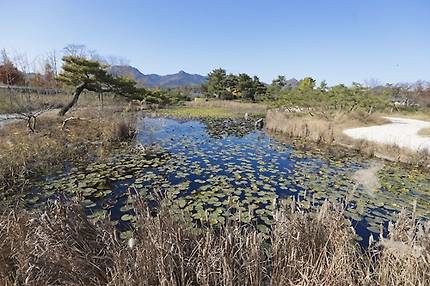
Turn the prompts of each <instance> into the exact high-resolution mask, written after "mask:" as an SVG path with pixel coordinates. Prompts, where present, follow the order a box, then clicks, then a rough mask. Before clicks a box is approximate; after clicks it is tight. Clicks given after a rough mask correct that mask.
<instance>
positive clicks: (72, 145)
mask: <svg viewBox="0 0 430 286" xmlns="http://www.w3.org/2000/svg"><path fill="white" fill-rule="evenodd" d="M70 115H71V117H69V118H67V119H66V120H65V119H64V118H60V117H58V116H56V114H50V115H47V116H45V117H41V118H40V119H39V120H38V126H37V130H36V132H32V133H29V132H28V130H27V127H26V125H25V122H17V123H14V124H9V125H7V126H5V127H4V128H1V129H0V196H3V195H5V193H7V192H9V193H10V192H18V191H22V190H25V189H26V188H27V187H28V186H29V185H30V183H31V180H33V179H34V178H36V177H38V176H40V175H43V174H45V173H46V172H47V171H51V172H53V171H56V170H58V169H61V168H62V167H63V164H65V163H67V164H72V165H73V164H78V163H83V162H86V161H89V160H95V159H97V158H103V157H106V156H107V155H109V154H110V153H111V152H112V151H113V150H114V149H115V148H116V147H118V146H119V145H120V144H122V143H123V142H129V141H130V139H131V138H133V136H134V133H135V126H134V119H133V117H132V116H131V115H130V114H123V113H119V112H118V113H115V112H112V110H104V111H99V110H97V109H92V108H86V109H83V110H78V111H75V112H73V113H71V114H70Z"/></svg>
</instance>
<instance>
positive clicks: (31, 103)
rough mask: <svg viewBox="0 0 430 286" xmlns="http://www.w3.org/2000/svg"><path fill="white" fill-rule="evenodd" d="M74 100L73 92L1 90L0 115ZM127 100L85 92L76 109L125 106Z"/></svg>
mask: <svg viewBox="0 0 430 286" xmlns="http://www.w3.org/2000/svg"><path fill="white" fill-rule="evenodd" d="M72 98H73V95H72V93H71V92H62V93H58V94H39V93H23V92H20V91H15V90H6V89H0V114H7V113H19V112H29V111H34V110H41V109H44V108H48V107H50V108H60V107H63V106H64V105H66V104H67V103H69V102H70V101H71V100H72ZM125 103H126V100H125V99H124V98H122V97H120V96H116V97H115V96H113V95H111V94H104V95H103V96H102V95H99V94H97V93H94V92H84V93H83V94H82V95H81V97H80V99H79V101H78V103H77V105H76V107H94V108H95V107H100V106H101V105H102V104H103V105H105V106H115V105H124V104H125Z"/></svg>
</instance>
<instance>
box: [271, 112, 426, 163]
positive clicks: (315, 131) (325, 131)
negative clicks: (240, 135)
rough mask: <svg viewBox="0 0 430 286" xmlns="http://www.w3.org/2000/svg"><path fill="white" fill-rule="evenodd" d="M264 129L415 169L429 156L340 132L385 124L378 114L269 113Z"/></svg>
mask: <svg viewBox="0 0 430 286" xmlns="http://www.w3.org/2000/svg"><path fill="white" fill-rule="evenodd" d="M266 121H267V122H266V126H267V129H268V130H270V131H273V132H278V133H282V134H285V135H286V136H287V137H289V138H301V139H305V140H309V141H312V142H316V143H318V144H319V143H323V144H327V145H341V146H344V147H348V148H353V149H355V150H357V151H359V152H360V153H361V154H363V155H366V156H377V157H381V158H384V159H388V160H391V161H400V162H405V163H409V164H413V165H418V166H428V165H430V154H429V152H426V151H425V150H423V151H418V152H417V151H412V150H409V149H406V148H400V147H398V146H393V145H385V144H378V143H372V142H369V141H366V140H354V139H352V138H350V137H348V136H347V135H345V134H343V133H342V131H343V130H344V129H347V128H352V127H361V126H368V125H380V124H385V123H388V122H389V121H388V120H386V119H384V118H382V117H381V116H380V115H378V114H372V115H369V114H367V113H359V112H351V113H339V114H337V115H335V116H333V118H331V119H328V118H324V117H322V116H318V115H313V116H311V115H309V114H307V113H289V112H284V111H279V110H269V111H268V112H267V116H266Z"/></svg>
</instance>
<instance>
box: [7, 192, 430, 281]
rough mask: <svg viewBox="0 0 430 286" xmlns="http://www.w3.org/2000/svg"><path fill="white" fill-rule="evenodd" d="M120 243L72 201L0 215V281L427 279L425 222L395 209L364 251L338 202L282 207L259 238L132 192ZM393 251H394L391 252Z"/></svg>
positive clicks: (243, 228)
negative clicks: (394, 218)
mask: <svg viewBox="0 0 430 286" xmlns="http://www.w3.org/2000/svg"><path fill="white" fill-rule="evenodd" d="M135 208H136V212H137V213H138V218H137V223H136V230H135V232H134V234H133V238H131V239H129V240H128V242H127V243H124V242H121V241H120V240H119V239H118V238H117V236H116V235H115V234H114V230H113V229H112V227H111V226H109V224H108V223H106V222H99V224H97V225H93V224H92V223H90V222H88V220H87V218H86V217H85V215H84V214H83V213H82V211H81V209H80V208H79V207H78V206H77V205H73V204H72V205H59V204H54V205H51V206H50V207H48V208H47V209H46V211H45V212H44V213H43V214H42V215H39V214H37V213H34V214H32V213H28V212H25V211H22V212H16V211H11V212H5V213H3V215H1V216H0V284H1V285H124V286H128V285H130V286H131V285H133V286H134V285H382V286H388V285H428V281H430V280H429V279H430V276H429V275H430V265H429V253H430V241H429V235H430V227H429V224H428V223H427V224H423V223H419V224H417V223H415V222H414V221H413V220H412V219H410V218H407V217H406V216H404V214H403V217H402V218H401V219H400V221H402V222H400V223H398V224H397V225H395V226H393V227H392V229H391V234H390V238H389V239H387V240H384V241H382V242H379V243H375V244H374V246H372V247H371V249H370V250H369V251H368V252H363V251H362V250H361V249H360V248H359V247H358V245H357V243H356V242H355V241H354V236H353V232H352V230H351V228H350V226H349V224H348V223H347V222H346V221H345V220H344V218H343V214H342V209H341V208H335V207H333V206H330V205H328V204H326V205H325V206H324V207H323V208H322V209H321V210H319V211H314V212H310V213H303V212H301V211H299V210H296V209H294V208H284V207H281V208H280V209H277V210H276V211H275V213H274V223H273V226H272V232H271V234H270V236H269V238H268V239H265V238H264V237H263V236H261V235H260V234H258V233H257V232H256V230H255V229H254V228H253V227H252V226H240V225H237V224H233V223H227V224H226V225H224V226H222V227H220V228H209V227H208V228H200V229H194V228H190V227H189V225H188V224H187V223H186V222H185V221H186V219H182V218H179V217H172V216H171V215H170V213H169V211H168V210H167V209H166V208H164V207H161V209H160V210H159V211H158V213H157V214H156V215H154V214H152V213H151V212H150V211H149V210H148V209H147V207H146V206H145V204H144V203H143V202H141V201H139V200H138V202H137V204H136V206H135ZM399 249H400V250H402V251H399Z"/></svg>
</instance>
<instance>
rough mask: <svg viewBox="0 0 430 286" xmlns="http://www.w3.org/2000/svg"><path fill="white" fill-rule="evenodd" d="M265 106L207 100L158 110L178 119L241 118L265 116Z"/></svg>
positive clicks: (162, 113)
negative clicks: (246, 115)
mask: <svg viewBox="0 0 430 286" xmlns="http://www.w3.org/2000/svg"><path fill="white" fill-rule="evenodd" d="M266 111H267V106H266V105H264V104H256V103H246V102H240V101H228V100H208V101H196V102H187V103H186V105H185V106H182V107H172V108H168V109H163V110H160V112H159V113H160V114H161V115H167V116H173V117H178V118H214V119H224V118H243V117H244V116H245V114H248V115H249V116H257V117H262V116H265V114H266Z"/></svg>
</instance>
